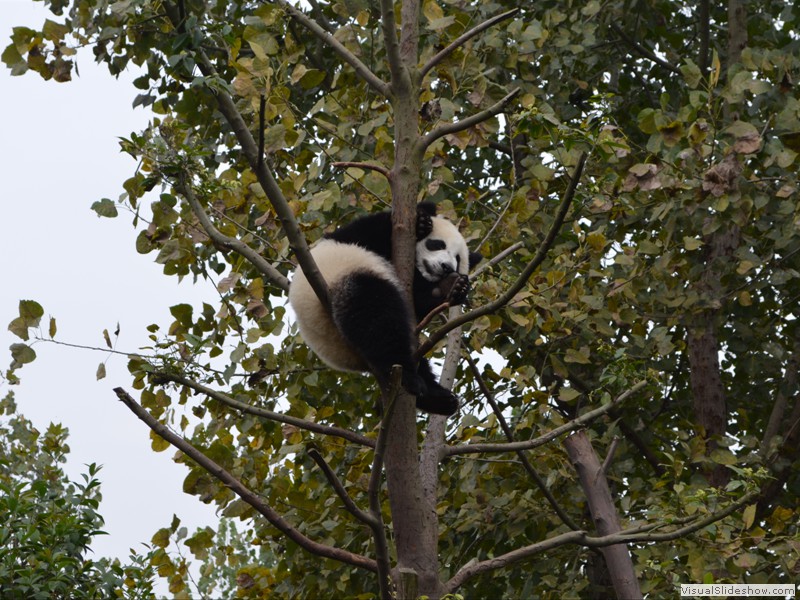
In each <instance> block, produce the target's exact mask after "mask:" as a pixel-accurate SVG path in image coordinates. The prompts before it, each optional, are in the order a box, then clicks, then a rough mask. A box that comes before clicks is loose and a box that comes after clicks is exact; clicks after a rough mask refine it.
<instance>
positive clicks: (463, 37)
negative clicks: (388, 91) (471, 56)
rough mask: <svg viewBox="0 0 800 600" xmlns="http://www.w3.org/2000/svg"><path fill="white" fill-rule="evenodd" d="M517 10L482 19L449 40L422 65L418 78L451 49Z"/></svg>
mask: <svg viewBox="0 0 800 600" xmlns="http://www.w3.org/2000/svg"><path fill="white" fill-rule="evenodd" d="M518 12H519V8H514V9H512V10H509V11H507V12H504V13H502V14H499V15H497V16H495V17H492V18H491V19H488V20H486V21H484V22H483V23H480V24H478V25H476V26H475V27H473V28H472V29H470V30H469V31H467V32H465V33H463V34H461V35H460V36H458V37H457V38H456V39H455V40H453V41H452V42H450V43H449V44H448V45H447V47H446V48H445V49H444V50H442V51H441V52H439V53H437V54H436V55H435V56H434V57H433V58H431V59H430V60H429V61H428V63H427V64H426V65H425V66H424V67H422V71H420V79H422V78H423V77H425V75H427V74H428V72H429V71H430V70H431V69H432V68H433V67H435V66H436V65H438V64H439V63H440V62H442V61H443V60H444V59H445V58H447V57H448V56H449V55H450V54H452V53H453V51H454V50H456V48H458V47H459V46H463V45H464V44H466V43H467V42H468V41H469V40H471V39H472V38H474V37H475V36H476V35H478V34H479V33H482V32H484V31H486V30H487V29H489V27H491V26H492V25H495V24H497V23H500V22H501V21H505V20H506V19H510V18H511V17H513V16H514V15H516V14H517V13H518Z"/></svg>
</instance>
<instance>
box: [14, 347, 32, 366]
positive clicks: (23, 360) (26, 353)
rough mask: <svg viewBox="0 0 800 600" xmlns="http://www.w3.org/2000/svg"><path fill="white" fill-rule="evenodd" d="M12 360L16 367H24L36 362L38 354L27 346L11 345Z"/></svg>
mask: <svg viewBox="0 0 800 600" xmlns="http://www.w3.org/2000/svg"><path fill="white" fill-rule="evenodd" d="M11 358H12V359H14V363H15V365H14V366H22V365H26V364H28V363H31V362H33V361H34V360H36V352H34V350H33V348H31V347H30V346H28V345H27V344H11Z"/></svg>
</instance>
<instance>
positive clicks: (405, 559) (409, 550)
mask: <svg viewBox="0 0 800 600" xmlns="http://www.w3.org/2000/svg"><path fill="white" fill-rule="evenodd" d="M384 2H386V3H387V4H391V3H390V2H388V1H387V0H384ZM393 20H394V11H393V8H392V9H391V10H386V9H384V29H385V37H386V38H387V39H389V40H392V38H393V37H394V30H392V28H394V23H393ZM401 24H402V27H401V30H400V38H399V48H396V49H392V48H390V49H389V60H390V69H391V73H392V82H391V90H392V98H391V103H392V110H393V115H394V132H395V162H394V165H393V167H392V169H391V173H390V181H391V190H392V260H393V262H394V266H395V268H396V269H397V273H398V275H399V277H400V281H401V282H402V284H403V285H404V287H405V290H406V293H407V294H408V297H409V299H410V298H411V287H412V283H413V275H414V254H415V250H416V235H415V231H416V206H417V197H418V194H419V190H420V187H421V181H422V179H421V171H422V150H421V148H422V146H421V144H420V134H419V94H418V89H417V87H418V85H417V83H418V82H417V81H416V78H417V62H418V47H417V45H418V38H419V34H418V28H419V2H418V1H417V0H403V3H402V6H401ZM390 43H391V41H390ZM397 402H398V403H399V404H398V406H397V407H396V409H395V410H396V412H395V414H394V416H393V418H392V422H391V426H390V431H389V441H388V445H387V449H386V482H387V486H388V489H389V505H390V508H391V512H392V524H393V530H394V542H395V548H396V551H397V568H396V571H395V583H396V587H397V589H398V598H411V597H412V596H414V597H416V595H427V596H430V597H433V598H436V597H438V594H439V589H440V587H441V583H440V581H439V574H438V560H437V547H436V541H437V539H438V535H431V534H430V532H431V531H432V530H435V529H436V522H435V520H434V519H433V517H434V516H435V513H433V514H432V513H431V512H430V511H429V510H426V503H425V502H424V500H423V497H424V494H423V484H422V478H421V476H420V468H419V464H420V463H419V459H420V456H419V448H418V446H417V419H416V407H415V402H414V398H413V397H412V396H411V395H409V394H406V393H401V394H400V395H398V398H397ZM415 574H416V579H415ZM415 587H416V590H415V589H414V588H415Z"/></svg>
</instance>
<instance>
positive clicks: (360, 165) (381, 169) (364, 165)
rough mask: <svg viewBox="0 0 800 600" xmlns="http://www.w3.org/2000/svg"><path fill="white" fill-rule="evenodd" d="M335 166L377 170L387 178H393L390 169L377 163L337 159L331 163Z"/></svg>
mask: <svg viewBox="0 0 800 600" xmlns="http://www.w3.org/2000/svg"><path fill="white" fill-rule="evenodd" d="M331 164H332V165H333V166H334V167H338V168H340V169H347V168H349V167H355V168H356V169H366V170H368V171H377V172H378V173H380V174H381V175H383V176H384V177H386V179H389V180H391V178H392V176H391V173H390V172H389V169H387V168H386V167H384V166H383V165H375V164H372V163H365V162H357V161H337V162H334V163H331Z"/></svg>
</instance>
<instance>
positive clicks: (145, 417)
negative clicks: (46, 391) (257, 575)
mask: <svg viewBox="0 0 800 600" xmlns="http://www.w3.org/2000/svg"><path fill="white" fill-rule="evenodd" d="M114 393H116V395H117V398H119V399H120V400H121V401H122V403H123V404H124V405H125V406H127V407H128V408H129V409H130V410H131V412H133V414H135V415H136V416H137V417H139V419H141V420H142V421H144V423H145V424H146V425H147V426H148V427H149V428H150V429H152V430H153V432H155V433H156V434H157V435H158V436H159V437H161V438H162V439H164V441H166V442H169V443H170V444H171V445H172V446H174V447H175V448H177V449H178V450H180V451H181V452H183V453H184V454H185V455H186V456H188V457H189V458H191V459H192V460H193V461H194V462H196V463H197V464H198V465H199V466H200V467H202V468H203V469H204V470H205V471H206V472H208V474H209V475H211V476H213V477H214V478H216V479H217V480H218V481H220V482H221V483H222V484H223V485H225V486H226V487H227V488H228V489H230V490H231V491H232V492H233V493H234V494H236V495H237V496H239V498H241V499H242V500H244V501H245V502H246V503H247V504H249V505H250V506H252V507H253V509H255V510H256V511H257V512H258V513H259V514H261V515H263V516H264V517H265V518H266V519H267V521H269V523H270V524H271V525H272V526H273V527H275V528H276V529H278V530H279V531H280V532H281V533H283V534H284V535H285V536H286V537H287V538H289V539H290V540H292V541H293V542H295V543H296V544H297V545H298V546H300V547H301V548H303V549H304V550H306V551H307V552H310V553H311V554H315V555H317V556H323V557H325V558H330V559H333V560H336V561H339V562H342V563H344V564H348V565H351V566H354V567H358V568H360V569H365V570H367V571H371V572H373V573H376V572H377V571H378V564H377V562H376V561H375V560H372V559H370V558H367V557H366V556H361V555H360V554H355V553H353V552H349V551H348V550H343V549H341V548H335V547H333V546H327V545H325V544H321V543H319V542H316V541H314V540H312V539H311V538H309V537H307V536H306V535H304V534H302V533H301V532H300V531H298V530H297V529H296V528H295V527H293V526H292V525H291V524H290V523H288V522H287V521H286V520H285V519H284V518H283V517H282V516H281V515H280V514H278V512H277V511H276V510H275V509H273V508H272V507H271V506H270V505H269V504H267V503H266V502H264V501H263V500H262V499H261V497H259V496H258V495H256V494H255V493H254V492H252V491H251V490H250V489H249V488H247V487H246V486H245V485H244V484H242V482H241V481H239V480H238V479H236V477H234V476H233V475H231V474H230V473H229V472H228V471H226V470H225V469H223V468H222V467H221V466H220V465H218V464H217V463H216V462H214V461H213V460H211V459H210V458H208V457H207V456H206V455H205V454H203V453H202V452H200V450H198V449H197V448H195V447H194V446H192V444H191V443H189V441H188V440H186V439H184V438H183V437H181V436H179V435H178V434H176V433H174V432H173V431H172V430H170V429H169V428H168V427H167V426H166V425H164V424H163V423H160V422H159V421H158V420H157V419H156V418H155V417H153V416H152V415H151V414H150V413H149V412H147V411H146V410H145V409H144V408H143V407H142V406H141V405H140V404H139V403H138V402H136V400H134V399H133V398H132V397H131V396H130V395H129V394H128V393H127V392H126V391H125V390H123V389H122V388H114Z"/></svg>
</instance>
